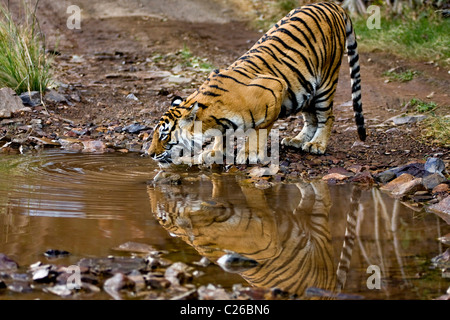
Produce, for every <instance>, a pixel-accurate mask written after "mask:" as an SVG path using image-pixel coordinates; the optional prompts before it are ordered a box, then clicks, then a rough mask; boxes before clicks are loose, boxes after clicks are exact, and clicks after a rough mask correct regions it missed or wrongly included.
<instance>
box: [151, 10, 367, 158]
mask: <svg viewBox="0 0 450 320" xmlns="http://www.w3.org/2000/svg"><path fill="white" fill-rule="evenodd" d="M346 49H347V51H348V60H349V65H350V75H351V86H352V100H353V110H354V115H355V121H356V126H357V131H358V135H359V138H360V139H361V140H363V141H364V140H365V138H366V131H365V127H364V117H363V115H362V103H361V77H360V66H359V56H358V52H357V44H356V37H355V33H354V30H353V27H352V23H351V20H350V18H349V17H348V15H347V14H346V12H345V11H344V10H343V9H342V8H341V7H339V6H338V5H336V4H334V3H329V2H323V3H317V4H311V5H306V6H303V7H301V8H298V9H294V10H292V11H291V12H290V13H289V14H288V15H287V16H286V17H284V18H283V19H281V20H280V21H279V22H278V23H277V24H275V25H274V26H273V27H272V28H271V29H270V30H269V31H268V32H267V33H266V34H265V35H264V36H263V37H262V38H261V39H260V40H259V41H258V42H257V43H256V44H255V45H254V46H253V47H252V48H251V49H250V50H249V51H248V52H247V53H246V54H244V55H243V56H242V57H240V58H239V59H238V60H237V61H236V62H234V63H233V64H232V65H231V66H229V67H228V68H226V69H223V70H214V71H213V72H212V73H211V74H210V75H209V77H208V78H207V79H206V81H205V82H204V83H203V85H202V86H201V87H200V88H199V89H198V90H196V92H194V93H193V94H192V95H191V96H189V97H188V98H187V99H186V100H184V101H183V100H177V103H176V104H173V105H172V107H171V108H170V109H169V111H168V112H167V113H166V114H165V115H164V116H163V117H162V118H161V120H160V122H159V124H158V125H157V127H156V128H155V133H154V136H153V141H152V144H151V146H150V148H149V150H148V153H149V154H150V155H151V156H152V157H153V158H154V159H155V160H158V161H160V162H164V161H166V162H170V150H171V148H172V145H173V144H176V143H177V139H176V138H175V134H176V133H177V132H178V136H180V132H190V133H192V131H193V122H194V120H199V121H202V125H203V126H202V130H203V132H205V131H206V130H208V129H212V128H213V129H219V130H221V131H222V132H223V133H225V131H226V130H227V129H234V130H236V129H242V130H244V131H246V130H248V129H250V128H253V129H256V130H257V131H258V130H259V129H269V130H270V129H271V128H272V126H273V124H274V122H275V121H276V120H277V119H278V118H282V117H286V116H289V115H293V114H297V113H302V115H303V118H304V126H303V129H302V130H301V132H300V133H299V134H298V135H297V136H294V137H287V138H285V139H283V141H282V144H284V145H286V146H290V147H294V148H298V149H301V150H303V151H306V152H310V153H313V154H323V153H325V151H326V148H327V144H328V141H329V138H330V135H331V129H332V125H333V122H334V116H333V97H334V94H335V92H336V87H337V83H338V76H339V69H340V66H341V61H342V57H343V54H344V51H345V50H346ZM269 130H267V131H269ZM184 135H185V136H188V135H187V134H184Z"/></svg>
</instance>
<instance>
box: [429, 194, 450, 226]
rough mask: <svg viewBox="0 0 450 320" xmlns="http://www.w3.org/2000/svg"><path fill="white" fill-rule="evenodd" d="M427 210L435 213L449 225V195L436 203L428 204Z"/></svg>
mask: <svg viewBox="0 0 450 320" xmlns="http://www.w3.org/2000/svg"><path fill="white" fill-rule="evenodd" d="M427 211H429V212H433V213H435V214H437V215H438V216H439V217H441V218H442V219H444V221H445V222H447V224H449V225H450V196H447V197H445V198H444V199H442V200H441V201H439V202H438V203H435V204H432V205H431V206H428V207H427Z"/></svg>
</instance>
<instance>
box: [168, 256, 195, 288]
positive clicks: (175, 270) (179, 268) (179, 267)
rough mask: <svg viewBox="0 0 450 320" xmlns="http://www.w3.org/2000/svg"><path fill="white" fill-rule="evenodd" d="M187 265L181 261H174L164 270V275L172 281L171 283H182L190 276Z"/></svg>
mask: <svg viewBox="0 0 450 320" xmlns="http://www.w3.org/2000/svg"><path fill="white" fill-rule="evenodd" d="M188 268H189V266H188V265H187V264H185V263H183V262H175V263H174V264H172V265H171V266H170V267H168V268H167V269H166V271H165V272H164V277H165V278H166V279H167V280H169V281H170V283H172V285H175V286H177V285H182V284H184V283H186V282H187V281H188V280H190V279H191V278H192V275H191V274H189V273H188Z"/></svg>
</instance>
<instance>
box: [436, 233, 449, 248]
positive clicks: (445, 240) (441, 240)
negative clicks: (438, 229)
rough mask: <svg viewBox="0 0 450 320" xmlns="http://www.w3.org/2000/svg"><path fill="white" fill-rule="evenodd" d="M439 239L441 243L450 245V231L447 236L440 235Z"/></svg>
mask: <svg viewBox="0 0 450 320" xmlns="http://www.w3.org/2000/svg"><path fill="white" fill-rule="evenodd" d="M438 240H439V241H440V242H441V243H443V244H445V245H447V246H450V233H447V234H446V235H445V236H442V237H439V238H438Z"/></svg>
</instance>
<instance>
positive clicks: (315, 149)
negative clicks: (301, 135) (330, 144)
mask: <svg viewBox="0 0 450 320" xmlns="http://www.w3.org/2000/svg"><path fill="white" fill-rule="evenodd" d="M326 149H327V146H326V145H323V144H322V143H319V142H306V143H304V144H303V145H302V150H303V151H305V152H309V153H312V154H324V153H325V151H326Z"/></svg>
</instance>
